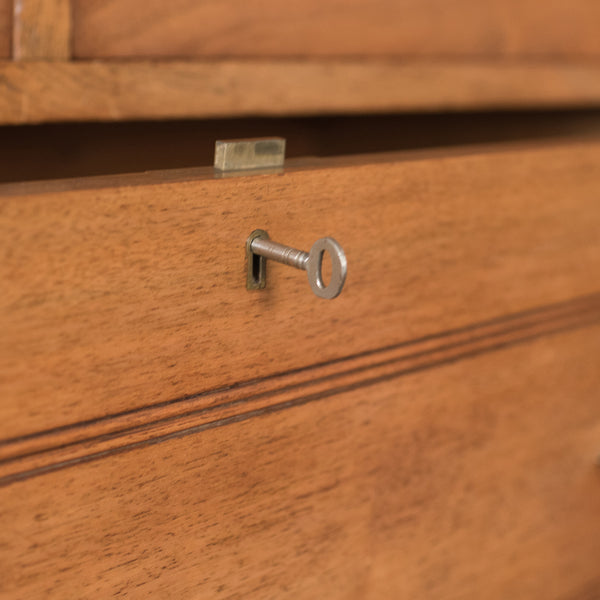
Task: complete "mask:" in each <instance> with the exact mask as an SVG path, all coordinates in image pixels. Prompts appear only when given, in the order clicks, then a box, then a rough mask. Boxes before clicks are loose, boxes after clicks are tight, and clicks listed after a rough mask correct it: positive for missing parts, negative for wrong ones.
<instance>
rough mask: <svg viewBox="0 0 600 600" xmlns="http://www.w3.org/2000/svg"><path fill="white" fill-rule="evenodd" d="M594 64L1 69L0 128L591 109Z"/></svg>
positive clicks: (53, 65) (596, 79)
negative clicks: (128, 121)
mask: <svg viewBox="0 0 600 600" xmlns="http://www.w3.org/2000/svg"><path fill="white" fill-rule="evenodd" d="M599 103H600V64H597V63H596V62H595V61H589V60H584V61H574V62H568V61H564V60H557V61H548V62H546V61H544V62H540V61H536V62H532V63H525V64H523V63H520V62H515V61H497V60H493V61H483V60H480V59H476V60H468V61H458V62H457V61H452V60H444V61H439V60H436V61H427V60H425V61H424V60H416V61H396V62H393V61H389V60H376V61H365V60H344V61H339V60H319V61H306V60H277V61H267V60H263V61H261V60H238V61H233V60H219V61H133V62H132V61H55V62H50V61H17V62H13V61H8V62H0V123H36V122H48V121H90V120H125V119H166V118H188V117H189V118H191V117H194V118H198V117H200V118H214V117H231V116H244V115H246V116H247V115H250V116H257V115H270V116H273V115H277V116H281V115H302V116H304V115H315V114H318V115H322V114H332V113H333V114H351V113H352V114H354V113H361V114H362V113H366V112H397V111H454V110H473V109H475V110H485V109H499V108H502V109H506V108H535V109H536V110H539V109H541V108H557V107H559V108H560V107H590V106H597V105H598V104H599Z"/></svg>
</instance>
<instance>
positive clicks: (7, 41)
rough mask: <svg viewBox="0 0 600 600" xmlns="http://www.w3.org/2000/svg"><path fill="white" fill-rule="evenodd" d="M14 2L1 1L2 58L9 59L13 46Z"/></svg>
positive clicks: (0, 36)
mask: <svg viewBox="0 0 600 600" xmlns="http://www.w3.org/2000/svg"><path fill="white" fill-rule="evenodd" d="M12 20H13V1H12V0H0V58H9V57H10V55H11V44H12Z"/></svg>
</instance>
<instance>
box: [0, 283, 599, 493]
mask: <svg viewBox="0 0 600 600" xmlns="http://www.w3.org/2000/svg"><path fill="white" fill-rule="evenodd" d="M595 323H600V294H597V295H593V296H587V297H584V298H579V299H576V300H572V301H569V302H565V303H561V304H555V305H551V306H545V307H539V308H537V309H533V310H529V311H525V312H521V313H518V314H513V315H508V316H504V317H501V318H498V319H494V320H490V321H486V322H482V323H477V324H473V325H470V326H466V327H463V328H460V329H455V330H451V331H447V332H443V333H439V334H435V335H431V336H427V337H424V338H420V339H417V340H412V341H406V342H402V343H399V344H395V345H393V346H388V347H385V348H380V349H376V350H371V351H367V352H363V353H361V354H357V355H353V356H348V357H345V358H342V359H337V360H335V361H329V362H327V363H321V364H317V365H312V366H309V367H305V368H302V369H297V370H294V371H290V372H286V373H281V374H277V375H272V376H269V377H265V378H263V379H257V380H253V381H246V382H242V383H238V384H236V385H232V386H230V387H227V388H221V389H217V390H211V391H207V392H202V393H199V394H196V395H193V396H188V397H185V398H179V399H174V400H171V401H168V402H162V403H160V404H155V405H151V406H147V407H143V408H140V409H136V410H132V411H128V412H123V413H119V414H113V415H108V416H105V417H102V418H99V419H95V420H90V421H85V422H80V423H74V424H72V425H68V426H63V427H59V428H55V429H51V430H47V431H41V432H37V433H34V434H30V435H27V436H21V437H18V438H12V439H9V440H4V441H2V442H0V486H4V485H8V484H10V483H14V482H16V481H20V480H24V479H28V478H30V477H34V476H38V475H42V474H44V473H48V472H52V471H56V470H58V469H63V468H67V467H70V466H75V465H77V464H80V463H83V462H89V461H92V460H98V459H100V458H104V457H107V456H109V455H112V454H116V453H121V452H126V451H130V450H134V449H136V448H140V447H144V446H147V445H149V444H157V443H161V442H164V441H167V440H170V439H173V438H177V437H182V436H186V435H191V434H195V433H200V432H202V431H205V430H207V429H212V428H215V427H222V426H225V425H229V424H232V423H238V422H241V421H244V420H247V419H251V418H256V417H260V416H263V415H266V414H269V413H273V412H277V411H281V410H286V409H288V408H292V407H297V406H301V405H304V404H307V403H309V402H314V401H317V400H322V399H325V398H328V397H331V396H334V395H337V394H341V393H344V392H348V391H352V390H355V389H359V388H361V387H366V386H370V385H376V384H378V383H381V382H384V381H389V380H391V379H395V378H399V377H402V376H406V375H410V374H412V373H416V372H419V371H423V370H426V369H432V368H435V367H439V366H442V365H445V364H449V363H453V362H456V361H459V360H465V359H468V358H470V357H473V356H476V355H479V354H482V353H486V352H493V351H495V350H499V349H501V348H505V347H507V346H511V345H515V344H520V343H525V342H527V341H530V340H533V339H535V338H539V337H541V336H546V335H551V334H553V333H557V332H560V331H566V330H570V329H575V328H580V327H585V326H587V325H592V324H595Z"/></svg>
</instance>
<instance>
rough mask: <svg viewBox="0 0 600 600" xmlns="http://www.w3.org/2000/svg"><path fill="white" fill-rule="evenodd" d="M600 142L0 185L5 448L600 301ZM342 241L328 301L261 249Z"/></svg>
mask: <svg viewBox="0 0 600 600" xmlns="http://www.w3.org/2000/svg"><path fill="white" fill-rule="evenodd" d="M599 165H600V142H579V143H578V142H564V143H559V142H554V143H553V144H550V145H542V146H521V145H505V146H497V147H494V148H487V149H485V148H471V149H468V150H466V149H462V150H454V151H437V152H421V153H414V154H406V153H404V154H402V153H400V154H389V155H384V156H379V157H377V156H373V157H366V158H365V157H363V158H353V159H348V160H337V161H336V160H322V161H317V162H315V163H312V164H309V165H305V166H302V165H299V164H297V165H296V166H294V167H293V168H289V169H287V170H286V171H285V172H284V173H283V174H271V175H254V176H250V177H236V178H226V179H215V178H213V177H212V173H211V172H210V171H208V170H206V169H205V170H191V171H187V172H183V173H182V172H162V173H155V174H146V175H140V176H124V177H115V178H106V179H104V178H101V179H89V180H79V181H77V180H73V181H72V182H66V183H61V182H57V183H55V184H51V183H50V184H48V183H46V184H42V185H40V184H31V185H26V184H21V185H13V186H6V185H5V186H3V187H1V188H0V254H1V256H2V260H1V261H0V281H2V282H3V283H2V294H1V295H0V331H1V332H2V343H1V344H0V398H1V399H2V401H1V402H0V439H3V438H4V439H5V438H8V437H14V436H18V435H22V434H26V433H30V432H34V431H40V430H46V429H48V428H52V427H58V426H62V425H65V424H69V423H76V422H81V421H85V420H87V419H95V418H98V417H103V416H106V415H112V414H116V413H119V412H120V411H127V410H133V409H138V408H141V407H148V406H151V405H154V404H156V403H160V402H172V401H175V400H178V399H181V398H183V397H186V396H189V395H195V397H199V398H200V399H202V396H201V395H200V396H198V394H201V393H202V392H205V391H207V390H211V389H215V388H219V387H221V386H230V385H231V384H232V383H236V382H243V381H248V380H256V379H257V378H261V377H268V376H270V375H273V374H275V373H281V372H287V371H290V370H293V369H297V368H300V367H304V366H307V365H315V364H317V363H321V362H323V361H331V360H335V359H339V358H344V357H348V356H351V355H354V354H357V353H361V352H367V351H371V350H373V349H377V348H383V347H386V346H388V345H391V344H398V343H402V342H404V341H407V340H414V339H416V338H419V337H420V336H425V335H428V334H432V333H437V332H442V331H446V330H449V329H452V328H455V327H461V326H465V325H469V324H472V323H476V322H478V321H482V320H485V319H489V318H495V317H499V316H502V315H505V314H507V313H516V312H518V311H521V310H525V309H529V308H532V307H538V306H543V305H548V304H551V303H553V302H560V301H564V300H569V299H572V298H575V297H579V296H583V295H586V294H593V293H596V292H598V291H599V290H598V277H597V274H598V273H599V272H600V236H599V235H598V231H600V202H598V198H599V197H600V174H599ZM257 228H262V229H266V230H267V231H269V233H270V234H271V236H272V238H273V239H275V240H277V241H279V242H282V243H286V244H289V245H292V246H294V247H296V248H301V249H308V248H310V246H311V244H312V243H313V242H314V241H315V240H316V239H317V238H319V237H322V236H325V235H332V236H334V237H335V238H336V239H337V240H338V241H339V242H340V243H341V244H342V245H343V246H344V248H345V250H346V254H347V258H348V263H349V274H348V279H347V282H346V287H345V289H344V291H343V293H342V295H341V296H340V297H339V298H337V299H335V300H333V301H327V300H321V299H318V298H316V297H315V296H314V295H313V294H312V293H311V291H310V288H309V286H308V283H307V280H306V276H305V274H304V273H302V272H300V271H296V270H294V269H292V268H290V267H286V266H283V265H278V264H270V265H269V275H268V285H267V288H266V289H265V290H261V291H247V290H246V289H245V282H246V272H245V269H246V265H245V241H246V238H247V237H248V235H249V234H250V232H251V231H253V230H254V229H257Z"/></svg>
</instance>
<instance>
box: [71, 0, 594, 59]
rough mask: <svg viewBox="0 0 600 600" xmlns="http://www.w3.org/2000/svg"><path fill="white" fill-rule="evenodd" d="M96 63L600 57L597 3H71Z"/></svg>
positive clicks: (85, 54)
mask: <svg viewBox="0 0 600 600" xmlns="http://www.w3.org/2000/svg"><path fill="white" fill-rule="evenodd" d="M73 8H74V12H73V15H74V30H73V33H74V38H73V42H74V53H75V56H77V57H81V58H95V57H154V56H170V57H250V56H254V57H256V56H265V57H276V56H282V57H283V56H286V57H291V56H294V57H296V56H313V57H315V56H327V57H351V56H352V57H356V56H383V57H409V56H421V57H443V56H457V57H465V56H473V57H557V56H564V57H567V56H597V55H600V36H599V35H598V23H600V3H599V2H597V0H572V1H571V2H567V1H566V0H551V1H548V2H539V0H489V1H487V2H481V1H480V0H457V1H455V2H448V1H447V0H425V1H424V0H342V1H340V0H307V1H304V2H281V1H280V0H244V1H241V0H203V1H201V2H198V1H197V0H174V1H171V2H163V1H161V0H150V1H148V0H144V1H142V0H74V7H73Z"/></svg>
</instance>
